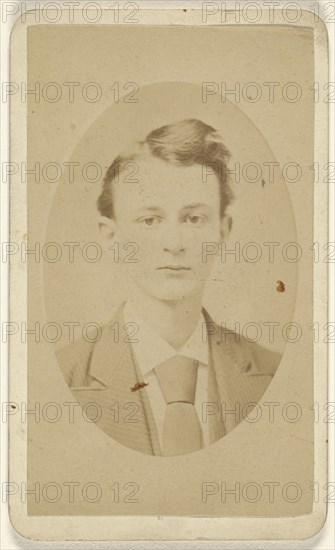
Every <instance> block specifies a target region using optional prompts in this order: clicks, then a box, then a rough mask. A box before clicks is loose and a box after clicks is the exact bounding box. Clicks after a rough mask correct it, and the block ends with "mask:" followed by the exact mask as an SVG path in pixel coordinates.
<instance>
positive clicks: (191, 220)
mask: <svg viewBox="0 0 335 550" xmlns="http://www.w3.org/2000/svg"><path fill="white" fill-rule="evenodd" d="M205 219H206V218H205V216H196V215H191V216H187V218H186V221H187V222H189V223H191V224H193V225H196V224H200V223H202V222H204V221H205Z"/></svg>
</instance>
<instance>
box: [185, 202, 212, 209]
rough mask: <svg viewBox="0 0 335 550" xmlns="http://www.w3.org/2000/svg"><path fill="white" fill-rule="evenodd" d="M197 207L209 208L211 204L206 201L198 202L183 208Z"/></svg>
mask: <svg viewBox="0 0 335 550" xmlns="http://www.w3.org/2000/svg"><path fill="white" fill-rule="evenodd" d="M196 208H208V209H211V206H210V205H209V204H205V203H204V202H197V203H192V204H188V205H187V206H184V208H183V210H194V209H196Z"/></svg>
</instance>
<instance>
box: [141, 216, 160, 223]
mask: <svg viewBox="0 0 335 550" xmlns="http://www.w3.org/2000/svg"><path fill="white" fill-rule="evenodd" d="M139 221H140V222H141V223H144V224H145V225H156V224H157V223H159V220H158V218H154V217H152V216H151V217H148V218H141V219H140V220H139Z"/></svg>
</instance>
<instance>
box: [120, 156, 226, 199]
mask: <svg viewBox="0 0 335 550" xmlns="http://www.w3.org/2000/svg"><path fill="white" fill-rule="evenodd" d="M117 183H121V184H124V183H128V184H130V187H131V185H133V189H134V191H135V189H136V185H135V184H137V188H140V187H143V186H150V187H151V188H152V190H154V189H155V187H157V190H158V191H159V188H161V187H162V186H163V185H168V184H171V185H173V184H178V185H181V184H185V186H186V185H191V184H198V185H199V186H200V185H201V186H202V184H203V185H204V187H206V184H207V185H208V184H215V185H216V186H217V184H218V179H217V175H216V174H215V172H214V170H213V169H211V167H209V166H208V165H202V164H198V163H195V164H192V165H191V166H184V165H180V164H178V165H176V164H173V163H171V162H169V161H165V160H161V159H157V158H155V157H149V158H145V159H137V160H132V161H130V162H129V163H126V164H125V165H124V169H123V174H122V175H121V178H119V181H118V182H117Z"/></svg>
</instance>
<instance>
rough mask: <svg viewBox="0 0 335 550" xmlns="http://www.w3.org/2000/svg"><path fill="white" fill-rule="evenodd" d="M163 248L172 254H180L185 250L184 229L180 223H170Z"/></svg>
mask: <svg viewBox="0 0 335 550" xmlns="http://www.w3.org/2000/svg"><path fill="white" fill-rule="evenodd" d="M165 229H166V232H165V235H164V239H163V248H164V250H165V251H166V252H170V253H171V254H179V253H180V252H183V251H184V250H185V245H184V238H183V231H182V228H181V226H180V224H179V223H170V224H168V225H167V227H166V228H165Z"/></svg>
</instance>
